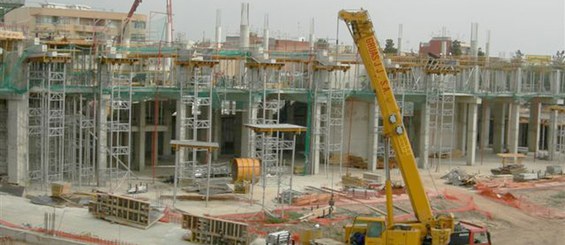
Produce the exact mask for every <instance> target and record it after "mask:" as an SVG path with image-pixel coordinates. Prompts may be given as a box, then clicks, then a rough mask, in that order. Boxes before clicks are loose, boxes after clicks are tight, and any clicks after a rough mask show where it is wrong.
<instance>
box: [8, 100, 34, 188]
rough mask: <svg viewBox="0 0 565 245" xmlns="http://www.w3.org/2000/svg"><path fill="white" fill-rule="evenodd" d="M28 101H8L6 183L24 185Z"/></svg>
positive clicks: (26, 163) (26, 159)
mask: <svg viewBox="0 0 565 245" xmlns="http://www.w3.org/2000/svg"><path fill="white" fill-rule="evenodd" d="M27 112H28V99H27V97H23V98H21V99H16V100H8V121H7V130H8V133H7V136H8V139H7V140H8V154H7V155H8V156H7V161H8V181H9V182H10V183H14V184H19V185H24V184H25V180H26V177H27V176H26V174H27V172H26V171H27V166H28V150H29V138H28V113H27Z"/></svg>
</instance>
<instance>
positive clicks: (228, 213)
mask: <svg viewBox="0 0 565 245" xmlns="http://www.w3.org/2000/svg"><path fill="white" fill-rule="evenodd" d="M430 161H431V163H432V166H431V168H429V169H428V170H421V172H420V175H421V177H422V180H423V182H424V185H425V187H426V190H427V191H428V194H429V196H430V199H431V203H432V208H433V209H435V210H440V211H441V210H443V211H447V212H453V213H454V215H455V216H456V217H458V218H461V219H465V220H470V221H473V222H475V223H479V224H484V225H487V226H488V228H489V230H490V232H491V235H492V240H493V244H561V242H562V241H564V240H565V232H563V227H565V215H563V214H564V213H565V181H564V182H558V181H557V182H551V184H549V185H547V184H545V185H543V186H541V187H527V186H525V187H524V188H506V186H507V185H506V184H504V183H505V181H508V180H504V178H505V177H503V178H498V179H497V181H500V183H503V184H499V185H498V186H497V188H498V189H502V190H504V191H505V192H509V193H511V194H512V196H513V197H515V198H517V199H519V200H521V201H523V203H527V204H528V205H527V206H522V205H520V206H513V204H512V203H507V202H505V201H504V200H503V201H500V200H496V198H492V197H487V196H485V195H480V194H479V191H477V190H474V189H473V188H472V187H460V186H453V185H449V184H446V183H445V180H443V179H441V178H440V177H441V176H443V175H444V174H446V173H447V172H448V171H449V170H451V169H453V168H460V169H463V170H465V171H466V172H467V173H469V174H477V176H479V177H477V179H481V178H482V177H481V176H484V177H485V179H489V178H487V177H488V176H490V175H491V173H490V169H492V168H497V167H500V166H501V163H500V162H501V161H500V159H499V158H498V157H497V156H496V155H494V154H485V155H484V157H483V158H482V160H481V159H478V162H477V164H476V165H475V166H466V165H465V159H463V158H459V159H453V160H449V159H442V163H441V166H440V167H439V169H436V165H435V164H437V159H430ZM481 161H482V164H481ZM523 163H524V165H525V167H526V168H527V169H528V170H529V171H534V172H537V171H539V170H541V171H544V170H545V168H546V166H548V165H561V166H562V167H563V159H562V158H560V161H554V162H549V161H544V160H535V162H534V160H533V158H532V154H531V153H530V154H529V155H528V157H527V158H526V159H525V160H524V161H523ZM161 164H163V162H161ZM298 164H300V162H299V163H298ZM342 170H343V172H342V173H343V174H345V172H350V173H351V175H352V176H361V175H362V173H363V172H365V170H361V169H356V168H346V167H344V168H343V169H342ZM154 173H155V176H168V175H171V174H172V173H173V169H172V168H171V167H157V168H155V172H154ZM377 173H383V170H377ZM134 174H135V179H134V180H132V181H131V183H132V184H133V183H140V182H143V183H148V184H149V192H147V193H143V194H136V195H134V196H135V197H138V198H143V199H146V200H149V201H151V202H152V203H154V204H155V205H158V206H161V207H172V200H171V199H169V198H160V197H162V196H165V195H172V185H171V184H167V183H163V182H161V181H160V179H155V182H153V178H152V176H153V170H152V169H147V170H145V171H142V172H136V173H134ZM332 176H333V177H332ZM392 177H393V180H395V179H396V180H399V179H401V176H400V174H399V172H398V170H393V171H392ZM273 178H274V177H271V178H269V181H268V184H267V188H266V189H267V192H266V193H265V199H264V200H265V208H266V209H268V210H271V211H272V212H274V213H275V216H276V215H277V214H278V213H279V212H280V210H281V209H284V210H285V212H286V214H287V216H286V217H287V218H288V220H275V219H273V218H272V217H265V215H264V214H263V212H261V210H262V205H261V203H262V200H263V198H262V197H263V190H262V187H261V182H259V184H257V185H256V186H255V188H254V189H253V201H250V199H249V198H250V194H241V195H234V196H235V197H231V198H226V199H224V200H211V201H209V203H208V205H207V206H206V202H205V201H203V200H202V201H177V203H176V205H175V207H176V208H177V209H179V210H181V211H184V212H188V213H191V214H195V215H211V216H218V217H221V218H223V219H228V220H234V221H240V222H248V223H249V224H250V232H251V233H252V234H253V236H254V238H255V237H258V236H264V235H265V234H267V233H268V232H271V231H277V230H289V231H291V232H299V231H304V230H312V231H317V232H321V234H322V236H323V237H328V238H333V239H336V240H340V239H341V236H342V226H343V225H344V224H346V223H349V222H351V220H352V217H354V216H357V215H378V214H376V212H375V211H373V210H371V209H370V208H368V207H373V208H377V209H380V210H385V203H384V197H378V198H371V199H365V198H356V199H355V200H353V201H352V200H349V199H345V198H340V197H337V200H336V210H335V212H334V213H333V215H332V217H331V218H323V219H312V220H309V221H306V222H300V221H298V220H297V218H298V217H300V216H302V215H304V214H307V213H309V212H310V210H311V209H312V208H316V207H320V206H325V205H327V203H319V204H312V205H307V206H301V207H297V206H289V205H281V204H277V203H275V202H274V199H275V197H276V192H277V185H276V184H275V180H274V179H273ZM506 178H507V179H511V177H510V178H508V177H506ZM340 179H341V177H340V171H339V168H338V167H337V166H331V167H329V168H328V169H327V170H326V168H324V166H321V173H320V174H318V175H316V176H300V175H295V176H294V179H293V180H294V181H293V189H294V190H298V191H303V190H304V189H305V188H306V187H308V186H313V187H316V188H323V187H324V188H331V189H335V190H338V189H341V187H342V186H341V183H340ZM501 179H502V180H501ZM548 183H549V182H548ZM548 186H549V187H548ZM128 187H129V185H128V183H123V184H122V185H121V186H120V188H118V189H117V190H116V191H115V192H114V193H116V194H124V195H125V193H126V190H127V188H128ZM283 188H287V187H283ZM48 189H49V188H46V187H41V186H32V187H29V188H27V189H26V194H27V195H41V194H50V190H48ZM93 189H95V187H78V186H73V187H72V191H75V192H78V191H81V192H89V191H92V190H93ZM498 189H497V190H498ZM98 190H101V191H108V190H109V186H106V187H100V188H98ZM186 194H188V193H186V192H184V191H179V195H186ZM395 205H396V206H398V208H399V209H397V210H395V215H396V216H397V219H410V218H411V215H410V214H407V213H405V212H403V211H401V210H411V208H410V204H409V201H408V199H407V196H406V195H405V194H400V195H395ZM523 207H525V208H523ZM540 209H543V210H545V211H543V212H537V211H536V212H531V210H540ZM275 210H279V211H275ZM46 212H55V213H56V222H55V223H56V227H55V229H56V230H59V231H63V232H68V233H72V234H77V235H84V236H90V237H97V238H101V239H104V240H107V241H116V240H119V241H123V242H127V243H131V244H190V243H188V242H186V241H184V240H182V237H183V235H184V234H186V230H183V229H182V228H181V225H180V224H179V223H180V222H179V221H178V220H177V222H169V223H164V222H157V223H156V224H155V225H153V226H151V227H150V228H148V229H147V230H143V229H138V228H132V227H129V226H125V225H119V224H113V223H110V222H107V221H104V220H99V219H95V218H94V217H93V216H92V215H91V214H90V213H89V212H88V209H87V208H78V207H64V208H54V207H49V206H40V205H36V204H32V203H31V202H30V200H29V199H27V198H24V197H15V196H10V195H7V194H3V193H2V195H0V217H1V220H2V225H14V226H21V227H24V228H25V227H43V226H44V225H43V224H44V213H46ZM317 225H319V227H320V228H315V227H316V226H317ZM317 229H319V230H317Z"/></svg>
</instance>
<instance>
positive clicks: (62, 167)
mask: <svg viewBox="0 0 565 245" xmlns="http://www.w3.org/2000/svg"><path fill="white" fill-rule="evenodd" d="M67 61H68V59H66V58H58V57H52V59H47V58H45V57H38V58H33V59H30V60H29V63H28V72H27V76H28V88H30V89H32V88H33V89H32V91H33V92H30V97H29V101H30V102H29V111H28V113H29V118H30V121H29V128H28V129H29V134H30V142H35V144H30V159H28V160H29V161H30V165H29V169H30V171H29V177H30V179H31V180H32V181H39V182H41V183H43V184H46V183H51V182H54V181H62V180H63V179H64V178H65V177H69V176H70V174H71V172H70V170H71V169H70V168H69V166H67V165H66V164H65V163H64V152H65V145H64V144H65V141H64V140H65V139H64V135H65V97H66V91H65V87H66V86H65V85H66V75H67V74H66V73H67V64H68V63H67ZM32 139H36V140H32ZM32 152H33V153H32ZM38 163H39V164H38Z"/></svg>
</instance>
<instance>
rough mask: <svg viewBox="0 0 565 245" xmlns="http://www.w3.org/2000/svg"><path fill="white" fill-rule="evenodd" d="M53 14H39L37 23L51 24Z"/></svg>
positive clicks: (36, 19)
mask: <svg viewBox="0 0 565 245" xmlns="http://www.w3.org/2000/svg"><path fill="white" fill-rule="evenodd" d="M52 20H53V18H52V16H37V17H36V18H35V23H37V24H51V23H52Z"/></svg>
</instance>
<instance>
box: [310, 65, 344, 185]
mask: <svg viewBox="0 0 565 245" xmlns="http://www.w3.org/2000/svg"><path fill="white" fill-rule="evenodd" d="M348 69H349V66H343V65H338V64H330V65H323V64H318V65H315V68H314V70H315V82H314V83H315V85H314V86H315V87H314V92H315V93H314V103H315V105H316V106H315V108H316V114H318V109H317V108H319V115H316V116H315V117H314V119H313V120H314V123H313V125H314V130H313V132H314V135H315V136H316V137H318V138H319V144H317V145H314V152H315V154H320V156H321V157H320V158H323V159H324V172H325V173H326V175H329V174H331V175H332V177H333V173H330V172H329V168H330V164H332V163H337V164H338V166H339V176H342V175H343V157H344V156H343V121H344V113H343V112H344V110H345V91H344V83H343V75H344V74H343V73H344V72H345V71H347V70H348ZM336 159H337V162H333V161H335V160H336Z"/></svg>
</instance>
